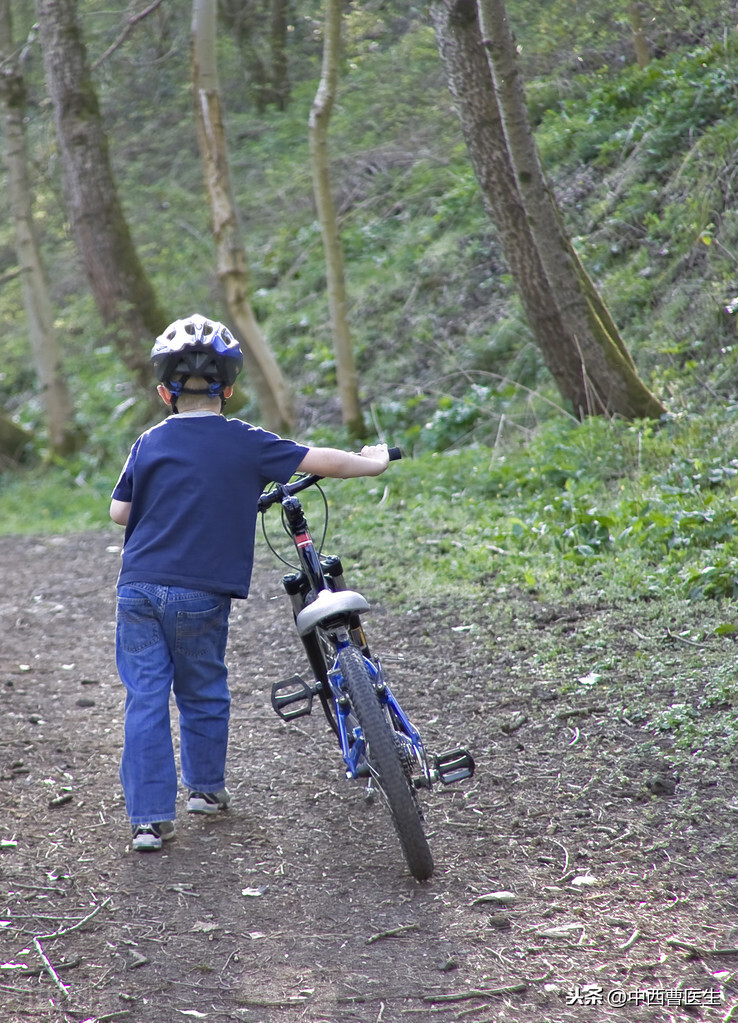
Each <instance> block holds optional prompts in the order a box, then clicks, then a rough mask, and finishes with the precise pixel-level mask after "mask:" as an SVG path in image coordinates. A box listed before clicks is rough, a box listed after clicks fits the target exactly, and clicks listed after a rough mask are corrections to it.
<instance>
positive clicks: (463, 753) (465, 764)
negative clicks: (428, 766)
mask: <svg viewBox="0 0 738 1023" xmlns="http://www.w3.org/2000/svg"><path fill="white" fill-rule="evenodd" d="M433 766H434V768H435V774H436V776H437V777H438V780H439V781H440V782H441V783H442V784H443V785H453V784H454V782H457V781H464V780H465V779H466V778H472V777H473V776H474V758H473V757H472V755H471V753H469V751H468V750H465V749H464V748H463V747H461V746H459V747H458V748H457V749H449V750H446V751H445V752H444V753H438V754H437V755H436V756H435V757H434V758H433Z"/></svg>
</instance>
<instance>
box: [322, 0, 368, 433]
mask: <svg viewBox="0 0 738 1023" xmlns="http://www.w3.org/2000/svg"><path fill="white" fill-rule="evenodd" d="M341 20H342V19H341V0H326V7H325V29H324V36H323V69H322V73H321V76H320V84H319V86H318V91H317V93H316V95H315V99H314V100H313V104H312V107H311V108H310V119H309V138H310V156H311V161H312V171H313V193H314V195H315V205H316V208H317V211H318V221H319V223H320V230H321V234H322V236H323V251H324V253H325V264H326V278H327V281H328V305H329V309H330V316H331V327H332V330H333V347H334V351H335V353H336V376H337V379H338V393H339V395H340V399H341V414H342V417H343V422H344V424H345V425H346V427H347V428H348V430H349V433H350V434H351V435H352V436H353V437H361V436H362V435H363V433H364V416H363V413H362V410H361V403H360V401H359V381H358V375H357V372H356V359H355V356H354V347H353V343H352V340H351V330H350V328H349V323H348V312H347V298H346V280H345V273H344V259H343V247H342V245H341V237H340V234H339V230H338V217H337V216H336V207H335V204H334V202H333V196H332V194H331V181H330V165H329V160H328V124H329V121H330V117H331V113H332V111H333V104H334V101H335V96H336V85H337V82H338V62H339V55H340V48H341Z"/></svg>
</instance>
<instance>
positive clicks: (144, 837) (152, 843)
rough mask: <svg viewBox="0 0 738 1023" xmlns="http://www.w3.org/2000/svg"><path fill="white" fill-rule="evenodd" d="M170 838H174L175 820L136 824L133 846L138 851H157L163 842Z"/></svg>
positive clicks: (134, 826)
mask: <svg viewBox="0 0 738 1023" xmlns="http://www.w3.org/2000/svg"><path fill="white" fill-rule="evenodd" d="M170 838H174V821H155V822H154V823H152V824H134V825H133V840H132V842H131V847H132V848H133V849H135V850H136V852H157V850H159V849H161V846H162V842H168V841H169V839H170Z"/></svg>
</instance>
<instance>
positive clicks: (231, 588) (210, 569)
mask: <svg viewBox="0 0 738 1023" xmlns="http://www.w3.org/2000/svg"><path fill="white" fill-rule="evenodd" d="M307 451H308V449H307V448H306V447H304V446H303V445H302V444H297V443H295V442H294V441H291V440H286V439H284V438H282V437H278V436H277V435H276V434H274V433H269V432H268V431H266V430H262V429H260V428H258V427H255V426H251V425H250V424H249V423H245V422H243V421H241V420H239V419H226V418H225V417H224V416H219V415H204V416H198V415H186V414H185V415H172V416H169V417H168V418H167V419H165V420H164V421H163V422H162V423H159V424H158V425H157V426H155V427H153V428H152V429H150V430H148V431H147V432H146V433H144V434H142V435H141V436H140V437H139V438H138V440H137V441H136V443H135V444H134V445H133V448H132V449H131V453H130V455H129V456H128V461H127V462H126V464H125V467H124V469H123V472H122V473H121V476H120V479H119V480H118V483H117V484H116V487H115V489H114V491H113V497H114V498H115V499H116V500H118V501H127V502H130V504H131V510H130V515H129V518H128V524H127V526H126V533H125V543H124V547H123V558H122V567H121V572H120V576H119V578H118V584H119V585H121V584H123V583H136V582H150V583H156V584H159V585H162V586H183V587H186V588H188V589H196V590H206V591H208V592H214V593H224V594H228V595H229V596H232V597H246V596H247V595H248V592H249V584H250V581H251V571H252V567H253V560H254V533H255V527H256V516H257V501H258V499H259V495H260V494H261V492H262V491H263V490H264V488H265V487H266V486H267V485H268V484H269V483H270V482H272V481H274V482H277V483H286V482H287V481H288V480H289V479H290V477H291V476H292V475H293V473H294V472H295V470H296V469H297V467H298V466H299V464H300V462H301V461H302V460H303V458H304V457H305V455H306V453H307Z"/></svg>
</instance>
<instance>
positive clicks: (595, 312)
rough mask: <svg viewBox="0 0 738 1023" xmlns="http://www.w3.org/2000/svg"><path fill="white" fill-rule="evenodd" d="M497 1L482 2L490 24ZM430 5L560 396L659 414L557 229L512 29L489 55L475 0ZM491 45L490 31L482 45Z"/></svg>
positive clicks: (490, 201)
mask: <svg viewBox="0 0 738 1023" xmlns="http://www.w3.org/2000/svg"><path fill="white" fill-rule="evenodd" d="M484 3H485V0H480V8H481V5H482V4H484ZM500 6H501V5H500V4H499V3H495V8H494V11H492V10H491V8H490V7H486V9H485V14H486V21H485V26H486V27H487V29H488V34H490V32H489V23H490V21H491V20H492V15H493V14H499V13H500V11H499V9H500ZM502 10H503V13H504V6H503V7H502ZM431 11H432V17H433V21H434V25H435V28H436V34H437V38H438V43H439V51H440V53H441V58H442V60H443V62H444V66H445V68H446V74H447V77H448V80H449V86H450V88H451V92H452V94H453V95H454V96H455V98H456V99H457V102H458V107H459V115H460V119H461V124H462V129H463V131H464V136H465V138H466V142H467V147H468V149H469V153H470V157H471V160H472V164H473V166H474V170H475V173H476V176H477V179H478V180H479V182H480V186H481V188H482V192H483V195H484V198H485V202H486V205H487V208H488V210H489V211H490V212H491V215H492V218H493V220H494V221H495V224H496V226H497V228H498V230H499V232H500V237H501V241H502V245H503V249H504V251H505V256H506V259H507V261H508V264H509V266H510V270H511V273H512V275H513V278H514V280H515V283H516V286H517V288H518V293H519V295H520V298H521V301H522V303H523V307H524V309H525V312H526V315H527V316H528V319H529V322H530V325H531V329H532V330H533V332H534V335H535V337H536V339H537V342H538V345H539V347H540V349H541V352H542V354H543V357H544V359H545V361H546V365H547V367H548V368H549V370H550V372H551V374H552V376H553V378H554V380H555V381H556V384H557V386H558V388H559V390H560V392H561V394H562V396H563V397H564V398H565V399H567V400H568V401H570V402H571V404H572V406H573V408H574V410H575V412H576V413H577V414H578V415H579V416H584V415H589V414H592V413H600V412H607V413H615V414H619V415H622V416H624V417H625V418H628V419H631V418H641V417H643V418H651V417H657V416H659V415H661V414H662V412H663V411H664V410H663V407H662V406H661V404H660V402H658V401H657V400H656V399H655V398H654V396H653V395H652V394H651V393H650V391H649V390H648V389H647V388H646V387H645V385H644V384H643V383H642V382H641V381H640V380H639V378H638V376H637V375H636V373H635V370H634V368H633V364H632V360H631V359H630V356H629V355H628V353H627V350H626V348H625V345H624V344H623V342H622V339H621V338H620V336H619V334H618V333H617V331H616V330H615V331H614V333H611V332H610V331H612V330H613V329H614V324H613V323H612V319H611V317H610V316H609V313H608V312H607V309H606V307H605V306H604V304H603V303H602V300H601V298H600V297H599V295H598V294H597V292H596V289H595V288H594V285H593V284H592V282H591V281H590V280H589V278H588V277H587V275H586V273H585V272H584V270H583V268H582V267H581V264H580V263H579V260H578V258H577V256H576V253H575V252H574V250H573V248H572V246H571V244H570V242H569V240H568V238H567V237H566V234H565V232H564V229H563V226H562V219H561V216H560V213H559V211H558V207H557V206H556V203H555V200H554V198H553V196H552V194H551V192H550V190H549V188H548V185H547V183H546V182H545V180H544V177H543V173H542V170H541V168H540V163H539V161H538V156H537V153H536V152H535V144H534V142H533V137H532V132H531V130H530V125H529V122H528V118H527V111H526V109H525V105H524V100H523V98H522V86H521V84H520V80H519V76H518V73H517V64H516V62H515V61H514V60H513V61H512V63H511V61H510V56H511V54H512V55H513V57H514V43H513V41H512V36H511V35H510V34H509V32H508V34H507V36H506V41H507V42H509V46H508V47H507V48H504V47H503V52H502V53H501V54H499V55H498V54H496V53H495V54H494V55H492V54H490V55H489V59H488V54H487V52H486V51H485V46H484V45H483V42H482V35H481V31H480V25H479V18H478V12H477V5H476V2H475V0H434V2H433V4H432V6H431ZM505 25H506V22H505ZM503 27H504V26H503ZM495 28H496V30H497V29H499V26H498V25H497V23H496V22H495ZM494 45H495V44H493V43H492V42H491V41H490V43H489V48H492V49H494ZM493 56H494V57H495V58H497V57H498V56H499V61H493ZM492 66H494V68H495V74H494V76H493V74H492V71H491V67H492ZM496 87H497V88H496ZM497 90H499V95H498V91H497ZM503 97H504V99H505V100H506V102H507V106H506V107H505V108H504V115H503V107H502V99H503ZM521 102H522V107H521Z"/></svg>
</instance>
